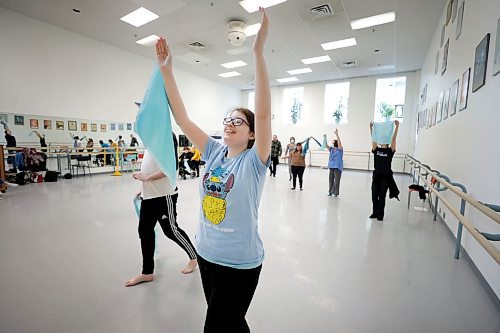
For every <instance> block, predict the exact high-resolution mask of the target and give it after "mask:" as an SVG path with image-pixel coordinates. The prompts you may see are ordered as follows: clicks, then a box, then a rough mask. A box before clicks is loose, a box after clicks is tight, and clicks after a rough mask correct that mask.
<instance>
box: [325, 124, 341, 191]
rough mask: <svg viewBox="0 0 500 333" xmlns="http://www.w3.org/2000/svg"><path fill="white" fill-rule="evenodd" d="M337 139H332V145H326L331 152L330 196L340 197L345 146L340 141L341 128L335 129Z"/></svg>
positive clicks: (329, 162)
mask: <svg viewBox="0 0 500 333" xmlns="http://www.w3.org/2000/svg"><path fill="white" fill-rule="evenodd" d="M335 136H336V137H337V139H336V140H333V141H332V145H333V147H332V146H329V145H328V144H327V145H326V148H327V149H328V151H329V152H330V156H329V158H328V169H330V177H329V181H330V182H329V184H330V186H329V188H328V196H330V197H331V196H332V195H333V196H334V197H338V195H339V189H340V177H341V176H342V170H343V168H344V147H342V142H341V141H340V136H339V130H338V129H335Z"/></svg>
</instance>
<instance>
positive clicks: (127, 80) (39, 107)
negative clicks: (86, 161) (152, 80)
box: [0, 7, 241, 142]
mask: <svg viewBox="0 0 500 333" xmlns="http://www.w3.org/2000/svg"><path fill="white" fill-rule="evenodd" d="M0 45H1V52H0V113H13V114H29V115H39V116H52V117H61V119H62V118H65V119H64V120H68V119H72V118H73V117H74V118H76V119H90V120H101V121H103V122H124V123H127V122H134V120H135V116H136V113H137V107H136V106H135V105H134V104H133V102H134V101H141V100H142V97H143V95H144V92H145V89H146V87H147V84H148V81H149V77H150V74H151V72H152V69H153V65H154V60H153V57H151V59H148V58H144V57H141V56H138V55H134V54H132V53H129V52H126V51H124V50H121V49H118V48H115V47H112V46H109V45H106V44H103V43H101V42H98V41H95V40H92V39H89V38H86V37H84V36H81V35H78V34H75V33H73V32H70V31H67V30H63V29H60V28H58V27H55V26H53V25H49V24H46V23H44V22H41V21H38V20H35V19H32V18H29V17H26V16H23V15H19V14H17V13H14V12H12V11H9V10H6V9H4V8H2V7H0ZM151 52H152V53H153V52H154V51H153V49H151ZM175 74H176V79H177V81H178V82H177V83H178V86H179V89H180V91H181V95H182V96H183V97H184V103H185V105H186V107H187V109H188V112H189V113H190V115H191V116H192V117H193V118H194V119H195V121H197V122H198V124H200V126H201V127H202V128H203V129H205V130H206V131H207V132H209V133H210V134H212V133H214V132H215V131H217V130H220V129H221V128H222V125H221V121H222V117H223V114H224V113H225V112H226V111H227V110H228V109H229V108H230V107H234V106H237V105H239V102H240V98H241V97H240V96H241V94H240V92H239V91H238V90H236V89H233V88H230V87H228V86H224V85H220V84H217V83H214V82H212V81H209V80H206V79H204V78H201V77H198V76H196V75H193V74H190V73H187V72H184V71H182V70H178V69H176V70H175ZM40 119H42V117H40ZM54 125H55V124H54ZM11 126H12V128H13V130H14V133H16V132H19V133H23V132H26V131H24V130H25V129H26V128H24V129H21V128H19V127H18V126H15V125H12V124H11ZM25 126H28V128H29V123H28V124H27V125H26V124H25ZM78 127H80V124H78ZM16 128H17V129H18V130H19V131H16ZM174 130H175V131H176V132H177V133H179V132H180V131H179V129H178V128H177V127H174ZM27 132H29V131H27ZM76 134H79V135H82V134H85V133H79V131H77V132H76ZM66 136H67V137H68V138H69V135H67V134H66ZM35 139H36V137H24V136H23V137H19V136H18V137H17V140H18V141H20V142H26V141H29V140H32V141H36V140H35ZM0 140H1V142H3V141H4V140H3V136H2V137H1V138H0ZM49 140H50V138H49V139H48V141H49Z"/></svg>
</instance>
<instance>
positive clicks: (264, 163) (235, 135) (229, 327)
mask: <svg viewBox="0 0 500 333" xmlns="http://www.w3.org/2000/svg"><path fill="white" fill-rule="evenodd" d="M259 11H260V13H261V15H262V22H261V27H260V29H259V32H258V34H257V37H256V39H255V42H254V46H253V53H254V59H255V114H254V113H253V112H252V111H250V110H248V109H244V108H237V109H234V110H233V111H232V112H230V113H229V114H228V116H227V117H225V118H224V119H223V122H222V123H223V125H224V137H223V139H224V143H219V142H217V141H215V140H214V139H213V138H211V137H209V136H208V135H207V133H206V132H205V131H203V130H202V129H201V128H200V127H198V125H196V124H195V123H194V122H193V121H192V120H191V119H190V118H189V116H188V113H187V111H186V108H185V106H184V103H183V101H182V98H181V96H180V93H179V90H178V88H177V84H176V81H175V78H174V74H173V69H172V53H171V52H170V49H169V47H168V45H167V42H166V41H165V39H163V38H160V40H159V41H158V42H157V43H156V55H157V59H158V64H159V66H160V70H161V73H162V76H163V80H164V83H165V90H166V93H167V97H168V100H169V103H170V106H171V110H172V114H173V116H174V118H175V121H176V123H177V124H178V125H179V126H180V128H181V129H182V131H183V132H184V134H186V136H187V137H188V139H189V140H190V141H191V142H192V143H193V144H194V145H195V146H196V147H197V148H198V149H199V150H200V152H201V153H202V154H203V160H204V161H205V162H206V168H205V170H206V171H205V174H204V175H203V178H202V180H201V182H200V197H201V207H200V217H199V228H198V232H197V234H196V240H195V247H196V250H197V252H198V264H199V268H200V273H201V281H202V286H203V291H204V294H205V299H206V302H207V305H208V309H207V313H206V318H205V324H204V332H205V333H211V332H231V333H239V332H250V328H249V327H248V324H247V322H246V319H245V315H246V313H247V310H248V308H249V306H250V303H251V301H252V298H253V295H254V293H255V290H256V288H257V284H258V282H259V276H260V272H261V269H262V262H263V260H264V247H263V244H262V240H261V238H260V236H259V223H258V222H259V219H258V215H259V211H258V210H259V203H260V199H261V196H262V191H263V188H264V182H265V178H266V172H267V168H268V167H269V165H270V153H271V91H270V87H269V78H268V74H267V68H266V63H265V60H264V44H265V40H266V37H267V32H268V25H269V23H268V18H267V16H266V13H265V11H264V9H263V8H259Z"/></svg>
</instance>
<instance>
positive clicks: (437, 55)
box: [434, 51, 439, 75]
mask: <svg viewBox="0 0 500 333" xmlns="http://www.w3.org/2000/svg"><path fill="white" fill-rule="evenodd" d="M438 68H439V51H437V53H436V62H435V63H434V75H436V74H437V73H438Z"/></svg>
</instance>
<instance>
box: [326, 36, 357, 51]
mask: <svg viewBox="0 0 500 333" xmlns="http://www.w3.org/2000/svg"><path fill="white" fill-rule="evenodd" d="M354 45H356V38H348V39H342V40H337V41H335V42H329V43H323V44H321V47H322V48H323V50H325V51H328V50H335V49H341V48H343V47H349V46H354Z"/></svg>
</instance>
